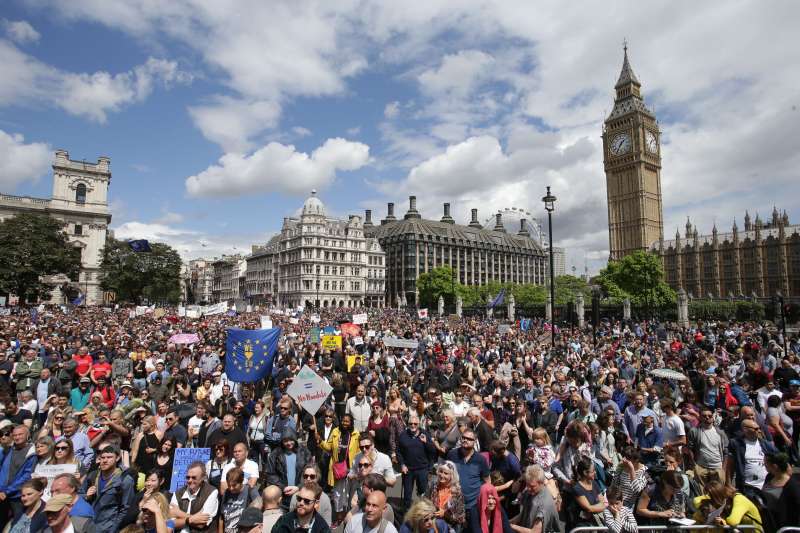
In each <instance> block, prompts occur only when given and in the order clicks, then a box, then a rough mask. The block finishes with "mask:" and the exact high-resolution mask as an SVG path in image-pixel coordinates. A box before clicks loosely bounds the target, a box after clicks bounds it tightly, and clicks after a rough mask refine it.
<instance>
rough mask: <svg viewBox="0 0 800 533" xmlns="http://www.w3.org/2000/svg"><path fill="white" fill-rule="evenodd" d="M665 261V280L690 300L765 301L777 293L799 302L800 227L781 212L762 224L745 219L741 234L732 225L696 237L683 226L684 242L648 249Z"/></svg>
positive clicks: (693, 229) (678, 237) (660, 243)
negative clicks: (744, 298) (726, 230)
mask: <svg viewBox="0 0 800 533" xmlns="http://www.w3.org/2000/svg"><path fill="white" fill-rule="evenodd" d="M652 249H653V251H655V252H658V253H659V254H660V255H661V257H662V260H663V262H664V270H665V272H666V281H667V283H669V285H670V286H671V287H672V288H674V289H675V290H677V289H679V288H682V289H684V290H685V291H686V292H687V293H690V294H692V295H693V296H695V297H698V298H700V297H707V296H709V295H710V296H712V297H718V298H719V297H730V296H733V297H739V296H748V297H749V296H756V297H758V298H770V297H772V296H774V295H775V294H776V293H778V292H780V293H781V294H783V295H784V296H787V297H792V298H798V297H800V225H797V224H795V225H792V224H790V223H789V216H788V215H787V214H786V212H785V211H784V212H783V214H779V213H778V210H777V209H773V212H772V219H771V220H770V221H769V222H767V223H764V222H762V220H761V218H760V217H759V216H758V215H756V219H755V221H751V219H750V215H749V213H748V214H745V217H744V231H741V232H740V231H739V228H738V227H737V225H736V221H734V223H733V228H732V229H731V232H730V233H719V232H718V231H717V227H716V225H715V226H714V228H713V229H712V231H711V235H698V232H697V228H696V227H693V226H692V224H691V223H690V222H689V221H688V220H687V221H686V231H685V233H684V236H683V238H681V235H680V232H676V234H675V239H674V240H668V241H665V240H659V241H657V242H655V243H653V245H652Z"/></svg>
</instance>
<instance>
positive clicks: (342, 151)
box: [186, 138, 369, 196]
mask: <svg viewBox="0 0 800 533" xmlns="http://www.w3.org/2000/svg"><path fill="white" fill-rule="evenodd" d="M368 161H369V146H367V145H366V144H363V143H359V142H352V141H348V140H346V139H342V138H335V139H328V140H327V141H325V143H324V144H323V145H322V146H320V147H319V148H317V149H316V150H314V151H313V152H312V153H311V154H310V155H309V154H306V153H304V152H298V151H297V150H296V149H295V147H294V146H292V145H284V144H281V143H278V142H271V143H269V144H267V145H266V146H264V147H263V148H261V149H259V150H257V151H255V152H254V153H253V154H251V155H245V154H241V153H228V154H225V155H223V156H222V157H221V158H220V160H219V162H218V164H216V165H212V166H210V167H209V168H207V169H206V170H204V171H203V172H200V173H199V174H197V175H195V176H190V177H189V178H187V179H186V191H187V192H188V193H189V195H191V196H238V195H241V194H246V193H253V192H265V191H275V192H285V193H290V194H302V193H306V192H308V191H309V190H311V189H314V188H322V187H325V186H326V185H328V184H330V183H331V182H332V181H333V180H334V178H335V177H336V171H337V170H345V171H347V170H356V169H358V168H361V167H362V166H364V165H365V164H367V162H368Z"/></svg>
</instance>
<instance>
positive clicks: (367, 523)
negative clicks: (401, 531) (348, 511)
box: [344, 490, 397, 533]
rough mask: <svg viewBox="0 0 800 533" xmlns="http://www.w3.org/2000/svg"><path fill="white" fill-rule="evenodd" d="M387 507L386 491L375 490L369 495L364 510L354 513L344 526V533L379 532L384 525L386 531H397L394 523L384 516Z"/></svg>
mask: <svg viewBox="0 0 800 533" xmlns="http://www.w3.org/2000/svg"><path fill="white" fill-rule="evenodd" d="M385 508H386V493H384V492H381V491H379V490H374V491H372V492H370V493H369V495H367V501H366V503H365V504H364V512H363V513H358V514H355V515H353V518H351V519H350V521H349V522H347V525H346V526H344V533H377V532H378V531H380V530H381V526H384V529H383V531H384V533H397V528H395V527H394V524H392V523H391V522H389V521H388V520H385V519H384V518H383V511H384V509H385Z"/></svg>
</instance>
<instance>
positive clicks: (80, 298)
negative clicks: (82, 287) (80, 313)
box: [72, 294, 86, 305]
mask: <svg viewBox="0 0 800 533" xmlns="http://www.w3.org/2000/svg"><path fill="white" fill-rule="evenodd" d="M84 300H86V296H84V295H83V294H79V295H78V297H77V298H75V299H74V300H72V305H81V304H83V301H84Z"/></svg>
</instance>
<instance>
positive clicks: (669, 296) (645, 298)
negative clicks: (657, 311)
mask: <svg viewBox="0 0 800 533" xmlns="http://www.w3.org/2000/svg"><path fill="white" fill-rule="evenodd" d="M596 281H597V283H598V284H599V285H600V286H601V287H602V288H603V290H604V291H605V292H606V294H607V295H608V296H609V297H611V298H612V299H619V300H621V299H624V298H629V299H630V300H631V303H632V304H633V305H637V306H645V305H649V306H654V307H660V306H664V305H668V304H671V303H673V302H675V298H676V295H675V291H673V290H672V288H671V287H670V286H669V285H667V284H666V282H665V281H664V267H663V266H662V264H661V259H660V258H659V257H658V256H657V255H656V254H653V253H649V252H644V251H637V252H634V253H632V254H631V255H627V256H625V257H623V258H622V259H620V260H618V261H609V263H608V266H606V268H604V269H603V270H601V271H600V274H599V275H598V276H597V278H596Z"/></svg>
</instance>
